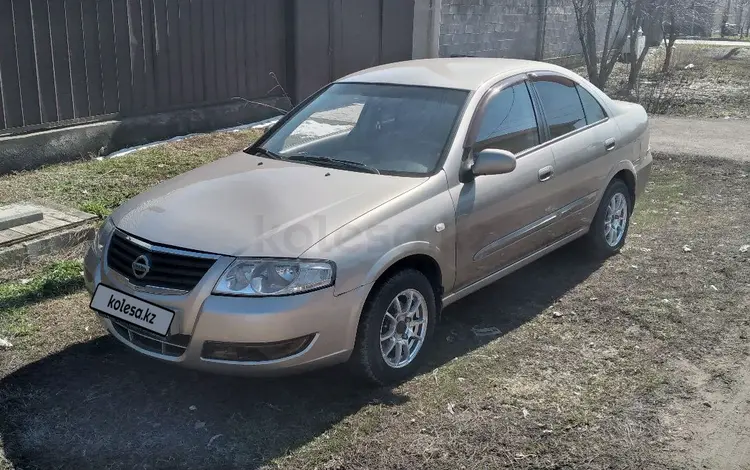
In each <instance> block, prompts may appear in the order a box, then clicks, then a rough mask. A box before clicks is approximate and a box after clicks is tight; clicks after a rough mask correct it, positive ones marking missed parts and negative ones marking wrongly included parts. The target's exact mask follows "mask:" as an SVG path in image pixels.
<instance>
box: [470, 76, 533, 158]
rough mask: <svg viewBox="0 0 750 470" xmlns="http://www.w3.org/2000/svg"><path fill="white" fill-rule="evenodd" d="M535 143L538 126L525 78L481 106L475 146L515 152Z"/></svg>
mask: <svg viewBox="0 0 750 470" xmlns="http://www.w3.org/2000/svg"><path fill="white" fill-rule="evenodd" d="M538 144H539V129H538V127H537V123H536V115H535V114H534V107H533V105H532V104H531V96H530V95H529V89H528V88H527V87H526V83H525V82H521V83H518V84H516V85H513V86H510V87H508V88H506V89H504V90H503V91H501V92H500V93H499V94H498V95H497V96H495V97H494V98H492V99H491V100H490V101H489V102H488V103H487V106H486V107H485V112H484V116H483V118H482V123H481V125H480V127H479V134H478V135H477V142H476V144H475V146H476V147H477V148H479V149H486V148H493V149H500V150H508V151H509V152H513V153H519V152H521V151H523V150H526V149H528V148H531V147H534V146H535V145H538Z"/></svg>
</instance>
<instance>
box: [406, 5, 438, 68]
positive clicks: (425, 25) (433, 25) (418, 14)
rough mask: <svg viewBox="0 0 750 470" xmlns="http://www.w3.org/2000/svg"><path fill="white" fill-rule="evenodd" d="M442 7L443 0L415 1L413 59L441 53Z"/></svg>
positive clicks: (436, 55)
mask: <svg viewBox="0 0 750 470" xmlns="http://www.w3.org/2000/svg"><path fill="white" fill-rule="evenodd" d="M441 9H442V0H415V1H414V33H413V38H412V58H413V59H426V58H431V57H438V56H439V55H440V23H441Z"/></svg>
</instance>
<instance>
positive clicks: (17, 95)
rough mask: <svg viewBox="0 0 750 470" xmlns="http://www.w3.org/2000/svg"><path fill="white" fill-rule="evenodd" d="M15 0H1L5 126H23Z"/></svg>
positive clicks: (0, 76) (0, 78)
mask: <svg viewBox="0 0 750 470" xmlns="http://www.w3.org/2000/svg"><path fill="white" fill-rule="evenodd" d="M11 2H13V0H0V44H2V46H0V82H2V95H3V118H4V119H3V120H4V127H6V128H12V127H20V126H23V111H22V110H21V86H20V83H19V80H18V68H17V67H16V64H17V61H16V42H15V28H14V27H13V6H12V3H11Z"/></svg>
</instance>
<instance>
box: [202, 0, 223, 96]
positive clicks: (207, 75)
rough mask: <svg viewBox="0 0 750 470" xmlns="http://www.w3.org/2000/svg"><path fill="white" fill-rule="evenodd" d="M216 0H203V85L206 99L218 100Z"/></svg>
mask: <svg viewBox="0 0 750 470" xmlns="http://www.w3.org/2000/svg"><path fill="white" fill-rule="evenodd" d="M214 1H215V0H202V5H201V6H202V7H203V17H202V18H201V19H202V20H203V21H202V25H203V28H202V33H203V63H204V67H203V87H204V90H205V100H206V101H209V102H210V101H216V100H218V97H219V92H218V88H217V86H216V76H217V74H218V72H217V70H216V55H215V48H214V7H213V4H214Z"/></svg>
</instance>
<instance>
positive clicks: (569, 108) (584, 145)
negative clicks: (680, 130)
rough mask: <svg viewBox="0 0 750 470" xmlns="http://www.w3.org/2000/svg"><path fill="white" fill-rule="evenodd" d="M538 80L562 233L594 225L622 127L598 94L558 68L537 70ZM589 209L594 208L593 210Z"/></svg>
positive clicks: (558, 225) (557, 224)
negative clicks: (593, 221) (557, 72)
mask: <svg viewBox="0 0 750 470" xmlns="http://www.w3.org/2000/svg"><path fill="white" fill-rule="evenodd" d="M531 82H532V84H533V87H534V91H535V93H536V98H537V99H538V102H539V105H540V108H541V110H542V113H543V116H544V121H545V123H546V139H547V145H548V146H549V148H550V150H551V151H552V154H553V156H554V161H555V163H554V168H555V178H554V181H551V184H550V190H551V191H552V192H554V193H555V195H556V209H557V210H558V218H557V220H556V222H555V228H554V234H555V237H556V238H560V237H563V236H565V235H567V234H568V233H570V232H573V231H575V230H578V229H580V228H582V227H586V226H588V224H589V223H590V222H591V220H590V217H591V216H592V215H593V210H591V209H593V204H595V202H596V200H597V191H598V190H599V189H600V188H601V187H602V185H603V179H604V178H606V177H607V175H608V174H609V170H610V168H611V167H612V162H611V159H610V158H607V156H608V155H609V154H610V153H611V152H614V151H615V150H616V149H617V145H618V143H617V140H618V137H619V129H618V128H617V126H616V125H615V123H614V122H613V121H611V120H610V119H608V117H607V114H606V113H605V111H604V109H603V108H602V106H601V105H600V104H599V103H598V102H597V101H596V99H595V98H594V97H593V96H592V95H591V94H590V93H588V92H587V91H586V90H585V89H583V88H582V87H581V86H580V85H579V84H577V83H576V82H574V81H573V80H571V79H569V78H567V77H563V76H562V75H558V74H554V73H545V74H541V73H538V74H534V77H533V78H532V81H531ZM587 209H588V210H587Z"/></svg>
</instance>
